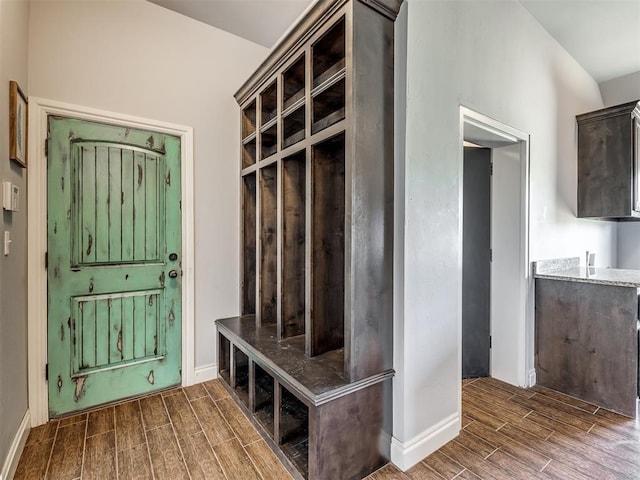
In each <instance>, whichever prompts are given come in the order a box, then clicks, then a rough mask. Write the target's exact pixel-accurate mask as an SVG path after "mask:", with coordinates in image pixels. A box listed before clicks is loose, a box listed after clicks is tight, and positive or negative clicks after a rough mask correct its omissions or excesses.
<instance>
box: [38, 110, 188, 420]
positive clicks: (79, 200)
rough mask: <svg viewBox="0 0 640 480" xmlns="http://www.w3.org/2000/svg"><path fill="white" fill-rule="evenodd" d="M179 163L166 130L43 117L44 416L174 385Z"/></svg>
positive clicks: (178, 278)
mask: <svg viewBox="0 0 640 480" xmlns="http://www.w3.org/2000/svg"><path fill="white" fill-rule="evenodd" d="M179 162H180V143H179V139H177V138H175V137H171V136H168V135H162V134H156V133H151V132H146V131H142V130H135V129H127V128H122V127H116V126H110V125H103V124H98V123H92V122H83V121H80V120H75V119H64V118H57V117H53V118H50V119H49V165H48V185H47V189H48V191H47V195H48V200H47V201H48V251H49V269H48V287H49V295H48V301H49V320H48V324H49V340H48V346H49V350H48V356H49V408H50V414H51V416H56V415H60V414H64V413H68V412H72V411H76V410H81V409H85V408H89V407H92V406H95V405H99V404H102V403H107V402H111V401H114V400H118V399H121V398H125V397H129V396H133V395H139V394H142V393H146V392H149V391H153V390H157V389H161V388H166V387H169V386H172V385H176V384H178V383H180V378H181V372H180V366H181V351H180V350H181V318H180V313H181V272H180V260H181V237H180V232H181V220H180V218H181V217H180V198H181V193H180V163H179ZM174 252H175V253H177V254H178V255H177V258H176V260H175V261H171V260H169V254H170V253H174ZM170 270H175V271H176V273H177V276H175V278H171V277H170V276H169V271H170Z"/></svg>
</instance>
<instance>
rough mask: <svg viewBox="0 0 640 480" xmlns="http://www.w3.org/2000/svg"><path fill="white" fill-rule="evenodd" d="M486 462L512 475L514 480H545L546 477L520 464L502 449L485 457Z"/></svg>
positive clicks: (538, 471)
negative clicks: (534, 479)
mask: <svg viewBox="0 0 640 480" xmlns="http://www.w3.org/2000/svg"><path fill="white" fill-rule="evenodd" d="M487 461H489V462H490V463H493V464H495V465H497V466H499V467H500V469H501V470H505V471H506V472H509V473H510V474H511V475H512V478H514V479H516V478H517V479H521V480H530V479H532V478H541V479H547V478H549V477H547V475H546V474H545V473H542V472H541V471H540V470H537V469H535V468H532V467H530V466H529V465H527V464H525V463H523V462H521V461H520V460H518V459H517V458H514V457H512V456H511V455H509V454H507V453H505V452H504V451H503V450H502V449H498V450H496V451H495V452H493V453H492V454H491V455H489V456H488V457H487Z"/></svg>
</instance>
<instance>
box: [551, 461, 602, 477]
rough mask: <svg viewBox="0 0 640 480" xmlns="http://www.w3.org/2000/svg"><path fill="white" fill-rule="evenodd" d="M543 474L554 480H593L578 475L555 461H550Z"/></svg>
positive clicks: (580, 474) (582, 474)
mask: <svg viewBox="0 0 640 480" xmlns="http://www.w3.org/2000/svg"><path fill="white" fill-rule="evenodd" d="M543 472H544V473H546V474H547V476H549V477H551V478H554V479H556V480H593V477H592V476H591V475H585V474H584V473H580V472H578V471H576V470H574V469H573V468H571V467H569V466H568V465H565V464H564V463H562V462H558V461H556V460H551V462H549V465H547V466H546V467H545V468H544V470H543Z"/></svg>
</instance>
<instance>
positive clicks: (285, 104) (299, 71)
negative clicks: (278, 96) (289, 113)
mask: <svg viewBox="0 0 640 480" xmlns="http://www.w3.org/2000/svg"><path fill="white" fill-rule="evenodd" d="M305 67H306V66H305V56H304V55H302V56H301V57H300V58H298V59H297V60H296V61H295V62H294V63H293V65H291V66H290V67H289V68H287V70H285V71H284V73H283V74H282V84H283V94H282V109H283V110H287V109H288V108H290V107H291V106H292V105H293V104H295V103H296V102H298V101H300V100H301V99H303V98H304V95H305Z"/></svg>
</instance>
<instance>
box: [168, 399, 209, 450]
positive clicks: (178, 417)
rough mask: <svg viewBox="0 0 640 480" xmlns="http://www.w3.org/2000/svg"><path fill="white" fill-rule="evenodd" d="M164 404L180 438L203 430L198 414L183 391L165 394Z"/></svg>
mask: <svg viewBox="0 0 640 480" xmlns="http://www.w3.org/2000/svg"><path fill="white" fill-rule="evenodd" d="M164 404H165V405H166V407H167V412H168V413H169V418H170V419H171V423H173V428H174V429H175V431H176V435H177V436H178V438H179V439H180V438H184V437H188V436H189V435H193V434H195V433H198V432H201V431H202V428H201V427H200V423H199V422H198V419H197V418H196V414H195V413H194V412H193V410H192V409H191V405H190V403H189V400H187V397H185V395H184V393H183V392H178V393H176V394H175V395H169V396H165V397H164Z"/></svg>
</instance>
